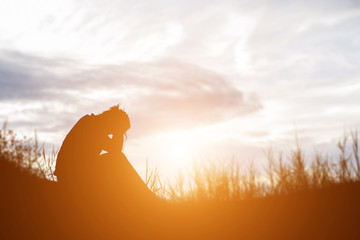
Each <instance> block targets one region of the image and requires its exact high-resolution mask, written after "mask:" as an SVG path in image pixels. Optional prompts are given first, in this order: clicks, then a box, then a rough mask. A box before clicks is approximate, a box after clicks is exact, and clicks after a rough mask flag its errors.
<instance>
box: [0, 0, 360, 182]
mask: <svg viewBox="0 0 360 240" xmlns="http://www.w3.org/2000/svg"><path fill="white" fill-rule="evenodd" d="M105 2H106V4H104V1H98V0H94V1H90V2H89V1H87V2H83V1H70V0H69V1H62V2H61V3H60V2H59V3H53V2H48V1H41V0H39V1H32V2H31V3H29V2H27V1H11V2H10V1H8V2H5V3H3V4H2V5H3V6H2V8H1V9H0V33H1V34H0V96H1V98H0V109H1V112H0V117H2V118H3V119H4V121H5V119H6V118H7V119H8V126H9V128H11V129H13V130H14V131H15V132H16V133H20V134H23V135H26V136H28V137H31V136H33V130H34V129H36V130H37V134H38V138H39V141H40V142H44V141H45V142H46V144H47V145H46V146H47V148H48V149H49V148H51V147H52V146H53V145H54V146H55V148H59V147H60V145H61V143H62V141H63V139H64V137H65V136H66V134H67V133H68V132H69V131H70V129H71V128H72V126H73V125H74V124H75V123H76V122H77V121H78V120H79V119H80V118H81V117H82V116H83V115H85V114H91V113H94V114H98V113H100V112H102V111H104V110H106V109H108V108H109V107H111V106H112V105H115V104H117V103H120V104H121V107H122V108H124V109H125V111H126V112H127V113H128V114H129V117H130V121H131V128H130V130H129V131H128V138H127V141H126V144H125V154H126V156H127V157H128V159H129V161H130V162H131V163H132V164H133V165H134V167H135V169H136V170H137V171H138V172H140V173H141V172H142V171H145V168H144V166H145V161H146V159H149V162H150V164H156V165H157V166H158V167H159V169H160V172H161V173H164V174H165V175H169V176H171V175H173V174H174V173H176V172H177V171H178V170H179V169H183V168H186V167H187V166H188V165H189V162H190V158H193V157H194V158H197V159H201V158H204V157H206V158H209V157H210V158H217V159H220V158H221V159H222V158H231V157H232V156H234V157H235V159H236V160H238V161H240V162H241V163H247V162H248V161H249V160H251V159H252V158H255V160H256V161H257V162H256V164H257V165H259V166H261V165H262V164H263V163H264V159H265V156H264V154H263V149H264V148H266V147H267V146H270V145H272V146H273V147H274V150H275V152H276V151H277V150H279V149H282V150H283V149H285V150H286V149H289V150H290V148H291V147H292V146H294V142H295V141H294V134H295V132H297V134H298V136H299V139H300V142H301V144H302V145H303V147H304V149H305V150H306V151H308V152H309V153H311V152H312V151H314V149H313V146H314V145H315V146H316V147H317V148H319V150H320V151H324V152H330V153H333V154H337V152H336V151H337V150H336V142H337V140H338V139H339V138H340V137H341V136H342V134H343V132H344V131H345V130H348V131H349V130H354V129H357V128H359V126H360V108H359V107H358V102H359V100H360V95H359V94H358V92H359V90H360V82H359V75H360V74H359V73H360V72H359V70H358V69H359V67H360V58H359V56H360V48H359V45H360V31H358V30H357V29H358V26H359V23H360V22H359V21H360V7H359V6H360V5H359V3H360V2H359V1H341V2H337V1H319V0H318V1H305V2H304V1H292V2H291V3H283V2H282V3H280V1H270V2H266V3H264V2H260V1H259V2H256V3H255V2H250V1H242V2H239V1H221V2H217V1H211V2H210V3H207V2H205V1H198V2H191V3H184V2H181V1H174V2H172V3H171V4H170V3H168V2H166V3H165V2H163V1H153V2H152V3H151V4H150V3H144V2H136V3H133V2H130V1H121V2H119V1H111V0H109V1H105Z"/></svg>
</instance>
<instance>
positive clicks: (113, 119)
mask: <svg viewBox="0 0 360 240" xmlns="http://www.w3.org/2000/svg"><path fill="white" fill-rule="evenodd" d="M101 115H103V116H104V117H106V118H107V119H108V122H109V123H110V124H111V127H113V128H114V129H119V130H120V131H121V132H122V133H123V134H125V133H126V131H127V130H129V128H130V119H129V116H128V115H127V113H126V112H125V111H124V110H123V109H120V105H119V104H117V105H114V106H112V107H110V108H109V109H108V110H106V111H104V112H103V113H101Z"/></svg>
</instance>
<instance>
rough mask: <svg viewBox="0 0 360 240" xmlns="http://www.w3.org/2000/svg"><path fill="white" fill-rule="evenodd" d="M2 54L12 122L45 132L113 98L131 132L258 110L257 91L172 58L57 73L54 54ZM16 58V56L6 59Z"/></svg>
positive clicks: (3, 100)
mask: <svg viewBox="0 0 360 240" xmlns="http://www.w3.org/2000/svg"><path fill="white" fill-rule="evenodd" d="M10 56H12V57H10ZM7 57H8V59H10V60H9V61H5V60H3V58H0V74H1V80H0V81H1V82H0V83H1V99H0V103H2V104H5V103H6V104H8V105H6V106H8V108H10V106H11V103H13V102H18V104H17V106H18V107H17V108H16V109H17V110H11V111H12V115H13V116H14V115H15V114H16V115H17V116H15V118H17V119H15V124H18V123H19V124H20V125H21V124H24V125H25V122H26V121H27V122H28V123H31V124H34V121H38V123H39V128H40V129H39V130H43V131H46V132H49V131H51V130H53V131H59V130H60V129H61V130H65V129H69V128H70V127H71V124H74V123H75V121H76V120H75V119H77V118H79V117H81V115H83V114H86V113H91V112H94V113H99V112H101V111H103V110H105V109H106V108H108V107H109V106H111V105H113V104H116V103H118V102H121V103H123V105H122V106H124V107H125V108H126V110H127V111H128V112H129V114H130V117H131V120H132V123H133V124H132V126H133V127H132V133H131V134H132V135H133V136H134V137H139V136H144V135H146V134H153V133H157V132H161V131H168V130H178V129H186V128H193V127H198V126H203V125H209V124H214V123H218V122H222V121H226V120H229V119H233V118H237V117H240V116H243V115H245V114H248V113H250V112H253V111H257V110H259V109H260V108H261V104H260V102H259V100H258V99H257V97H256V95H255V94H253V93H244V92H242V91H241V90H240V89H239V87H238V86H237V85H236V84H235V83H234V82H231V81H230V80H228V79H225V78H224V77H223V76H221V75H219V74H217V73H216V72H214V71H211V70H209V69H204V68H201V67H199V66H197V65H194V64H189V63H184V62H180V61H176V60H174V59H163V60H161V61H157V62H150V63H128V64H122V65H104V66H99V67H97V68H96V69H95V68H93V69H88V70H74V71H68V72H66V73H62V74H61V73H59V71H58V69H59V68H60V67H61V66H62V64H61V62H60V61H57V60H53V61H49V60H48V61H45V60H44V59H41V58H35V57H30V56H26V55H19V54H7ZM16 58H21V59H22V61H12V60H14V59H16ZM44 61H45V62H47V65H46V66H45V65H44V66H43V68H41V66H42V63H43V62H44ZM73 69H75V67H73ZM21 101H22V103H20V102H21ZM24 101H30V102H27V104H24ZM9 104H10V105H9ZM15 105H16V104H15ZM15 105H14V104H12V106H15ZM4 106H5V105H4ZM4 114H6V113H4ZM64 123H65V124H64ZM35 127H36V126H35Z"/></svg>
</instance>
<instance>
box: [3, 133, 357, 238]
mask: <svg viewBox="0 0 360 240" xmlns="http://www.w3.org/2000/svg"><path fill="white" fill-rule="evenodd" d="M6 139H8V140H6ZM23 145H26V144H25V143H24V142H21V141H20V142H19V141H18V140H14V141H13V142H11V138H7V137H5V134H4V132H2V135H1V144H0V146H1V148H0V194H1V198H0V213H1V215H0V218H1V224H0V238H1V239H359V237H360V232H359V230H358V229H357V228H358V226H359V216H360V206H359V203H360V201H359V200H360V184H359V181H358V180H357V178H351V179H352V180H351V179H348V178H344V180H343V181H338V182H336V183H332V184H327V185H326V186H323V187H321V186H320V187H317V188H296V189H295V190H293V191H288V192H279V193H277V194H275V193H273V194H268V195H266V196H263V197H259V196H250V195H249V197H246V198H231V199H221V200H220V199H216V198H214V199H200V198H194V199H191V200H187V201H177V202H176V201H175V202H174V201H168V200H162V199H159V198H156V197H154V195H153V194H152V193H149V191H148V189H146V188H144V187H145V184H144V183H143V182H142V181H141V179H140V178H134V176H138V175H137V173H136V171H135V170H134V169H133V168H132V166H131V165H129V163H128V161H116V162H115V163H109V165H104V166H102V168H101V169H99V171H98V174H99V175H98V176H96V177H94V179H96V181H93V182H89V183H88V185H87V187H84V188H77V189H74V188H71V187H69V186H66V185H61V184H59V183H57V182H54V181H49V180H47V179H46V178H44V174H43V172H42V171H41V170H39V169H38V168H36V167H35V166H36V165H34V164H35V161H33V160H32V158H31V156H32V155H31V154H30V153H31V152H32V151H35V150H34V149H33V150H31V149H29V148H27V147H26V146H25V147H23V148H21V147H19V146H23ZM14 146H18V147H14ZM16 149H17V150H16ZM20 153H22V154H20ZM33 157H36V154H35V153H34V156H33ZM104 157H109V158H110V159H115V158H113V157H112V156H107V155H105V156H104ZM114 164H119V166H118V167H114ZM124 168H126V169H132V170H131V171H127V172H128V174H129V175H128V176H126V175H121V176H119V172H118V171H116V169H124ZM122 173H123V172H122ZM345 175H346V174H345ZM345 175H344V176H345ZM129 179H130V180H131V181H127V180H129ZM134 179H137V180H135V181H133V180H134ZM139 179H140V180H139ZM289 184H290V183H289Z"/></svg>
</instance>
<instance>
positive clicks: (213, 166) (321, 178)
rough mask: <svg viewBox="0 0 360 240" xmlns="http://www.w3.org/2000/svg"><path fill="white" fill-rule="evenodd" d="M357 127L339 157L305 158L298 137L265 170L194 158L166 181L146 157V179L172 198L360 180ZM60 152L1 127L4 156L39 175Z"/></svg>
mask: <svg viewBox="0 0 360 240" xmlns="http://www.w3.org/2000/svg"><path fill="white" fill-rule="evenodd" d="M358 144H359V139H358V132H357V131H356V130H355V131H352V132H350V134H344V136H343V138H342V139H341V140H339V141H338V143H337V148H338V150H339V155H338V157H337V158H336V159H331V158H330V157H329V156H327V155H324V154H321V153H319V152H317V153H315V154H314V156H313V157H312V159H307V161H305V157H304V156H305V155H304V151H303V150H302V149H301V146H300V144H299V143H298V141H297V140H296V146H295V149H294V150H292V152H291V154H290V155H289V156H288V157H287V158H284V156H283V154H281V153H279V154H275V153H274V151H273V149H272V148H269V149H268V150H267V151H266V152H265V154H266V157H267V161H268V162H267V165H266V167H265V168H264V169H263V170H264V171H261V172H262V173H260V171H259V169H256V168H255V166H254V161H252V162H251V163H250V164H249V165H248V166H245V167H244V166H240V165H239V163H238V162H237V161H236V160H235V159H231V160H230V161H227V162H225V163H224V162H220V161H217V162H216V161H209V162H207V163H206V164H198V163H194V164H193V166H192V169H191V171H189V172H186V173H179V174H177V176H176V177H175V181H174V182H172V183H164V182H163V181H162V180H161V178H160V173H159V171H158V168H157V167H150V166H149V164H148V161H146V176H145V183H146V185H147V186H148V187H149V189H150V190H151V191H153V192H154V193H155V194H157V195H158V196H159V197H161V198H164V199H170V200H173V201H197V200H224V201H226V200H242V199H249V198H261V197H265V196H269V195H286V194H289V193H293V192H298V191H301V190H310V189H321V188H326V187H329V186H333V185H336V184H343V183H349V182H356V181H360V160H359V145H358ZM56 155H57V152H56V151H55V149H54V148H53V150H52V153H51V154H49V155H46V154H45V150H44V145H42V146H39V145H38V141H37V137H36V133H35V137H34V139H31V138H30V139H28V138H26V137H23V138H22V139H19V138H18V137H17V136H16V134H15V133H14V132H13V131H11V130H8V129H7V128H6V123H5V124H4V126H3V129H2V130H0V157H2V158H3V159H8V160H9V161H11V162H13V163H15V164H16V165H17V166H21V167H22V168H23V169H26V170H28V171H29V172H31V173H32V174H34V175H37V176H39V177H41V178H47V179H49V180H52V181H54V180H56V177H55V176H54V174H53V172H54V163H55V159H56Z"/></svg>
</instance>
